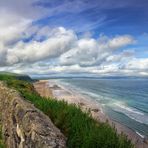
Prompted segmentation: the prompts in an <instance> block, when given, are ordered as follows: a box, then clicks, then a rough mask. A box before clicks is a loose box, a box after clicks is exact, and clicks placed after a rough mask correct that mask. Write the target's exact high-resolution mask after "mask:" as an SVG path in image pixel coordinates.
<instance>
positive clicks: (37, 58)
mask: <svg viewBox="0 0 148 148" xmlns="http://www.w3.org/2000/svg"><path fill="white" fill-rule="evenodd" d="M0 71H10V72H16V73H27V74H30V75H32V76H34V75H41V76H148V0H124V1H123V0H0Z"/></svg>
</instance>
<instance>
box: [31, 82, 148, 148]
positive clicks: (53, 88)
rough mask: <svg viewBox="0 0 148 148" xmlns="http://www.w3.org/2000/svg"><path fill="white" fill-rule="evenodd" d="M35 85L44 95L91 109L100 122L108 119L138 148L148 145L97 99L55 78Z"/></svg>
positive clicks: (84, 108) (87, 109) (84, 109)
mask: <svg viewBox="0 0 148 148" xmlns="http://www.w3.org/2000/svg"><path fill="white" fill-rule="evenodd" d="M34 87H35V89H36V91H37V92H38V93H39V94H40V95H41V96H43V97H53V98H55V99H57V100H64V101H66V102H68V103H69V104H75V105H77V106H80V108H81V109H82V110H83V111H84V112H85V111H90V113H91V115H92V117H93V118H94V119H95V120H97V121H100V122H106V121H108V123H109V124H110V125H111V126H112V127H114V126H115V128H116V130H117V133H118V134H120V133H122V132H123V133H124V134H126V135H127V137H128V139H130V140H131V141H132V143H133V144H134V145H135V147H136V148H147V147H148V144H146V143H145V142H144V139H143V138H142V137H140V135H139V134H138V133H136V132H135V131H133V130H132V129H130V128H128V127H126V126H124V125H123V124H122V123H119V122H116V121H114V120H112V119H110V118H109V117H108V116H107V115H106V114H105V113H103V110H102V109H101V106H100V105H99V103H98V102H97V101H95V100H91V99H89V98H87V97H85V96H83V95H81V94H80V93H78V94H77V92H76V91H73V90H70V89H68V88H66V86H63V85H62V84H59V83H58V82H57V81H54V80H39V81H38V82H35V83H34Z"/></svg>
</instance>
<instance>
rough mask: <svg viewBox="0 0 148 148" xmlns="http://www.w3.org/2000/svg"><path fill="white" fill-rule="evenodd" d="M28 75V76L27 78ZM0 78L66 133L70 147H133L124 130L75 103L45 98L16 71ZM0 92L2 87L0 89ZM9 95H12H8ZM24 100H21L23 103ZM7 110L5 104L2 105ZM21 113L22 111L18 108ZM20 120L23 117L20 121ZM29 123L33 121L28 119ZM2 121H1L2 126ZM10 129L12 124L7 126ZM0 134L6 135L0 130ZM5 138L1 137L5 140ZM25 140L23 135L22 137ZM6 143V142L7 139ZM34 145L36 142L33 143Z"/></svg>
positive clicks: (67, 144)
mask: <svg viewBox="0 0 148 148" xmlns="http://www.w3.org/2000/svg"><path fill="white" fill-rule="evenodd" d="M29 79H30V78H29ZM0 80H1V81H4V82H5V83H6V84H7V87H9V88H13V89H15V90H16V91H17V92H19V94H20V95H21V96H22V97H23V98H24V99H25V100H24V101H25V102H28V101H27V100H29V101H30V102H31V103H32V104H34V105H35V107H36V108H38V109H39V110H41V111H42V112H43V113H44V114H46V115H47V116H48V117H49V118H50V119H51V120H52V122H53V123H54V125H56V127H58V128H59V129H60V130H61V132H62V133H63V134H64V135H65V136H66V137H67V141H66V147H69V148H99V147H101V148H132V147H133V145H132V144H131V142H130V141H129V140H128V139H127V137H126V136H124V135H123V134H121V135H118V134H117V132H116V130H115V129H114V128H111V127H110V126H109V124H108V123H107V122H106V123H99V122H97V121H95V120H94V119H92V117H91V115H90V113H89V112H88V113H84V112H82V111H81V109H80V108H78V107H76V106H75V105H68V104H67V103H66V102H63V101H57V100H55V99H53V98H48V99H47V98H44V97H41V96H39V94H38V93H36V92H35V90H34V87H33V85H32V84H31V82H29V81H26V80H22V79H20V76H19V75H17V76H16V75H9V74H7V75H5V74H0ZM0 91H1V92H2V90H0ZM10 97H11V96H10ZM23 104H24V103H23ZM10 107H11V105H10ZM4 110H7V108H4ZM19 113H20V114H22V111H20V112H19ZM22 124H24V123H23V121H22ZM30 124H32V123H31V122H30ZM3 126H4V125H3V124H2V127H3ZM9 130H10V131H11V130H12V129H11V128H10V129H9ZM2 135H3V137H5V135H4V133H3V132H2ZM5 139H6V138H4V143H6V141H5ZM24 140H26V139H24ZM6 144H7V143H6ZM36 147H37V148H38V147H39V146H36Z"/></svg>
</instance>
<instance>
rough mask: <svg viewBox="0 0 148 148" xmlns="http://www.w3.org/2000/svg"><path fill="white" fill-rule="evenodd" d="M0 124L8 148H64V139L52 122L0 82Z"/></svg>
mask: <svg viewBox="0 0 148 148" xmlns="http://www.w3.org/2000/svg"><path fill="white" fill-rule="evenodd" d="M0 113H1V114H0V121H1V125H2V134H3V139H4V143H5V144H6V147H8V148H49V147H50V148H55V147H56V148H64V147H65V141H66V138H65V137H64V135H63V134H62V133H61V132H60V130H59V129H57V128H56V127H55V126H54V125H53V123H52V122H51V120H50V119H49V118H48V117H47V116H46V115H44V114H43V113H42V112H41V111H39V110H38V109H37V108H35V107H34V105H32V104H31V103H30V102H27V101H26V100H24V98H23V97H21V96H20V95H19V93H18V92H16V91H15V90H13V89H9V88H8V87H7V86H6V85H5V84H4V83H2V82H0Z"/></svg>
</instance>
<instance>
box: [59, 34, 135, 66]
mask: <svg viewBox="0 0 148 148" xmlns="http://www.w3.org/2000/svg"><path fill="white" fill-rule="evenodd" d="M133 43H134V39H133V37H132V36H129V35H123V36H116V37H113V38H108V37H106V36H100V38H99V39H92V38H86V39H80V40H78V41H77V43H76V46H75V48H73V49H71V50H69V51H68V52H66V53H65V54H63V55H62V56H61V57H60V62H61V65H73V64H79V65H81V66H93V65H100V64H102V63H103V62H104V61H105V60H106V59H107V58H108V57H109V56H110V54H111V53H113V52H114V51H115V50H117V49H119V48H121V47H124V46H127V45H129V44H133Z"/></svg>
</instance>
